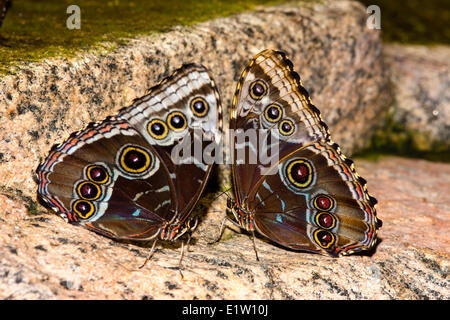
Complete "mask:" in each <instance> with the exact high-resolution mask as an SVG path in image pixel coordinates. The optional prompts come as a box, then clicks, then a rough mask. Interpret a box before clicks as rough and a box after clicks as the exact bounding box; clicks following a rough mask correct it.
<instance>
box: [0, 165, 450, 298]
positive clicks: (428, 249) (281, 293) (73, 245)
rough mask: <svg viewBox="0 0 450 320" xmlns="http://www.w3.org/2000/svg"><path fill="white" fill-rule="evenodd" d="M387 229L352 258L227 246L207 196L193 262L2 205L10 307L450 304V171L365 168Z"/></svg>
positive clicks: (242, 237) (170, 248)
mask: <svg viewBox="0 0 450 320" xmlns="http://www.w3.org/2000/svg"><path fill="white" fill-rule="evenodd" d="M356 166H357V169H358V172H359V173H360V174H361V175H362V176H363V177H364V178H366V179H367V180H368V187H369V190H370V192H371V193H372V194H373V195H374V196H375V197H377V199H378V201H379V205H378V215H379V217H380V218H381V219H382V220H383V222H384V224H383V227H382V228H381V230H380V231H379V238H380V241H379V244H378V246H377V247H376V250H375V251H374V252H371V253H369V254H364V255H353V256H347V257H342V258H331V257H327V256H322V255H316V254H308V253H301V252H294V251H288V250H285V249H283V248H281V247H278V246H275V245H273V244H271V243H268V242H266V241H265V240H264V239H262V238H258V239H256V247H257V250H258V254H259V257H260V259H261V261H260V262H258V261H256V258H255V253H254V251H253V246H252V241H251V239H250V237H249V236H248V235H247V234H243V233H240V232H239V230H235V229H234V228H231V229H225V230H226V232H225V233H224V235H223V237H222V240H221V241H219V242H218V243H216V244H213V245H210V244H208V242H211V241H213V239H215V238H216V236H217V233H218V230H219V224H220V222H221V221H222V219H223V217H224V216H225V202H226V201H225V199H224V198H223V197H219V198H218V199H216V200H214V201H212V199H213V195H209V196H207V197H205V198H204V199H203V200H202V202H201V205H200V206H199V207H198V208H197V210H196V211H197V212H198V213H201V216H202V221H201V223H200V224H199V228H198V229H197V230H196V231H195V233H194V234H193V240H192V244H191V245H190V247H189V251H186V252H185V256H184V259H183V266H182V273H183V276H184V278H182V277H181V275H180V272H179V270H178V269H177V267H178V260H179V256H180V247H179V244H178V245H177V244H174V245H170V244H161V246H160V245H158V247H157V251H156V252H155V254H154V256H153V258H152V259H151V260H150V261H149V262H148V263H147V265H146V266H145V267H143V268H142V269H140V268H139V267H140V266H141V265H142V264H143V262H144V261H145V258H146V256H147V255H148V253H149V250H150V249H149V247H150V246H149V245H148V246H147V247H145V245H143V244H141V245H136V244H132V243H125V242H117V241H113V240H110V239H107V238H105V237H102V236H99V235H97V234H95V233H93V232H90V231H87V230H85V229H82V228H80V227H75V226H72V225H70V224H67V223H66V222H64V221H63V220H62V219H61V218H59V217H57V216H55V215H53V214H50V213H49V212H47V211H44V210H41V208H40V209H39V210H37V211H36V212H35V213H34V214H30V213H29V212H28V210H27V208H26V203H24V202H23V201H22V200H21V199H19V198H17V199H13V198H11V196H6V195H0V208H2V209H0V222H1V223H0V297H1V298H8V299H89V300H92V299H245V300H251V299H446V300H447V299H449V298H450V290H449V280H448V271H449V266H450V260H449V253H450V252H449V248H450V235H449V233H448V230H449V227H450V206H449V203H450V196H449V194H448V192H447V190H448V189H449V188H450V184H449V181H450V165H449V164H442V163H432V162H428V161H424V160H407V159H402V158H383V159H381V160H379V161H377V162H370V161H365V160H357V161H356Z"/></svg>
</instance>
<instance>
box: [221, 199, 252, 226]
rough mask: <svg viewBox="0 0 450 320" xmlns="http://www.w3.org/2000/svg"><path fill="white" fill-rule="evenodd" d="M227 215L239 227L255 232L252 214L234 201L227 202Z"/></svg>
mask: <svg viewBox="0 0 450 320" xmlns="http://www.w3.org/2000/svg"><path fill="white" fill-rule="evenodd" d="M227 214H230V215H231V214H232V215H233V216H234V218H235V219H236V221H237V222H238V223H239V225H240V226H241V227H242V228H243V229H245V230H246V231H254V230H255V222H254V218H253V213H252V212H251V211H249V210H247V209H246V208H245V207H243V206H241V205H239V204H238V203H237V202H236V201H235V200H234V199H232V198H228V200H227Z"/></svg>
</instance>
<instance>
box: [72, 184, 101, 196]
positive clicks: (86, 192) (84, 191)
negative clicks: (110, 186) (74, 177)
mask: <svg viewBox="0 0 450 320" xmlns="http://www.w3.org/2000/svg"><path fill="white" fill-rule="evenodd" d="M77 193H78V195H79V196H80V197H81V198H83V199H85V200H96V199H98V198H99V197H100V196H101V194H102V190H101V189H100V187H99V186H98V185H96V184H95V183H92V182H90V181H83V182H81V183H80V184H79V185H78V186H77Z"/></svg>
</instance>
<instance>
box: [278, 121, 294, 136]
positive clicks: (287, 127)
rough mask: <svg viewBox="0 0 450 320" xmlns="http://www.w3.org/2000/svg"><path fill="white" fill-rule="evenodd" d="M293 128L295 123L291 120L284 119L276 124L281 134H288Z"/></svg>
mask: <svg viewBox="0 0 450 320" xmlns="http://www.w3.org/2000/svg"><path fill="white" fill-rule="evenodd" d="M294 129H295V125H294V123H293V122H292V121H291V120H288V119H285V120H283V121H281V122H280V124H279V125H278V130H279V131H280V133H281V134H282V135H283V136H290V135H291V134H292V133H293V132H294Z"/></svg>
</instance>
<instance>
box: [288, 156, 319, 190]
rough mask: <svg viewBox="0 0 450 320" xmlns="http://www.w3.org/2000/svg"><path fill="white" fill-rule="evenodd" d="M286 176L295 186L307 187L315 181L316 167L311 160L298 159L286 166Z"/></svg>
mask: <svg viewBox="0 0 450 320" xmlns="http://www.w3.org/2000/svg"><path fill="white" fill-rule="evenodd" d="M286 176H287V178H288V179H289V182H290V183H292V184H293V185H294V186H295V187H297V188H307V187H309V186H310V185H311V183H312V182H313V178H314V169H313V166H312V165H311V163H310V162H309V161H306V160H302V159H297V160H294V161H291V162H290V163H289V164H288V165H287V166H286Z"/></svg>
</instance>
